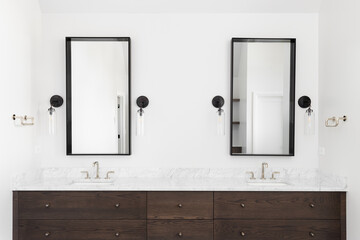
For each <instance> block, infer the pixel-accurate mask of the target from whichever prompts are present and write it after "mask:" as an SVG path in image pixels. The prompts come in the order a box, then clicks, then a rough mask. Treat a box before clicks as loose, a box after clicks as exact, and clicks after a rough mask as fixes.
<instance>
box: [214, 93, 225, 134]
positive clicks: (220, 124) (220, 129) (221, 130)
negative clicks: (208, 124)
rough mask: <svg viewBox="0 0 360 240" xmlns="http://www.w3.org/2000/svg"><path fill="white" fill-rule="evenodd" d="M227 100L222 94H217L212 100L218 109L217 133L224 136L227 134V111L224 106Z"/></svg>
mask: <svg viewBox="0 0 360 240" xmlns="http://www.w3.org/2000/svg"><path fill="white" fill-rule="evenodd" d="M224 103H225V100H224V98H223V97H222V96H215V97H214V98H213V100H212V105H213V106H214V107H216V108H217V109H218V110H217V111H216V120H217V123H216V125H217V134H218V135H221V136H224V135H225V112H224V110H223V109H221V108H222V106H224Z"/></svg>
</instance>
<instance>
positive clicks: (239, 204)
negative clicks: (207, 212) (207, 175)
mask: <svg viewBox="0 0 360 240" xmlns="http://www.w3.org/2000/svg"><path fill="white" fill-rule="evenodd" d="M340 194H341V193H328V192H324V193H322V192H215V194H214V204H215V205H214V217H215V218H216V219H236V218H237V219H340Z"/></svg>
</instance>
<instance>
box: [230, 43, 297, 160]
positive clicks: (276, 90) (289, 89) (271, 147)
mask: <svg viewBox="0 0 360 240" xmlns="http://www.w3.org/2000/svg"><path fill="white" fill-rule="evenodd" d="M295 53H296V40H295V39H254V38H251V39H249V38H233V39H232V70H231V71H232V73H231V124H230V125H231V139H230V141H231V155H239V156H244V155H245V156H246V155H260V156H294V141H295V139H294V137H295V132H294V131H295V130H294V124H295Z"/></svg>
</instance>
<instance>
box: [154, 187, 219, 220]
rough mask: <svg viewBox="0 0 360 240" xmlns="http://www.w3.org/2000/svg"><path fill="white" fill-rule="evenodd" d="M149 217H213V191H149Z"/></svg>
mask: <svg viewBox="0 0 360 240" xmlns="http://www.w3.org/2000/svg"><path fill="white" fill-rule="evenodd" d="M147 216H148V219H212V218H213V193H212V192H149V193H148V201H147Z"/></svg>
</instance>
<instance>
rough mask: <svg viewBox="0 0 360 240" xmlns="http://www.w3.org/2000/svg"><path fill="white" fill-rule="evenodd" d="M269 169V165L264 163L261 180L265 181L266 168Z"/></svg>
mask: <svg viewBox="0 0 360 240" xmlns="http://www.w3.org/2000/svg"><path fill="white" fill-rule="evenodd" d="M267 167H269V165H268V164H267V163H262V168H261V178H260V179H261V180H265V179H266V178H265V168H267Z"/></svg>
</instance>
